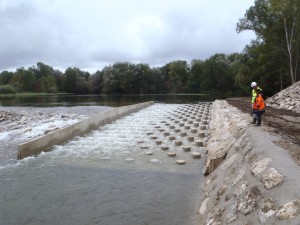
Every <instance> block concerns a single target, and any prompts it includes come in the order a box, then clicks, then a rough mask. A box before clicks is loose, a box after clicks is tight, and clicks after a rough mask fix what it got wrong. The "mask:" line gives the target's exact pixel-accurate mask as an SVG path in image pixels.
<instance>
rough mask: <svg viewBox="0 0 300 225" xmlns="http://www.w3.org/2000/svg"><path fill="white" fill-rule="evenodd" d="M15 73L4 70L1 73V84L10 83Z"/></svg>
mask: <svg viewBox="0 0 300 225" xmlns="http://www.w3.org/2000/svg"><path fill="white" fill-rule="evenodd" d="M13 75H14V73H13V72H8V71H6V70H5V71H2V72H1V73H0V84H2V85H5V84H9V83H10V80H11V79H12V77H13Z"/></svg>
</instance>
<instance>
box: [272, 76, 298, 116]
mask: <svg viewBox="0 0 300 225" xmlns="http://www.w3.org/2000/svg"><path fill="white" fill-rule="evenodd" d="M266 103H267V106H271V107H274V108H280V109H287V110H291V111H294V112H297V113H300V81H298V82H297V83H295V84H293V85H291V86H289V87H288V88H286V89H284V90H282V91H280V92H278V93H277V94H275V95H273V96H272V97H270V98H268V99H267V100H266Z"/></svg>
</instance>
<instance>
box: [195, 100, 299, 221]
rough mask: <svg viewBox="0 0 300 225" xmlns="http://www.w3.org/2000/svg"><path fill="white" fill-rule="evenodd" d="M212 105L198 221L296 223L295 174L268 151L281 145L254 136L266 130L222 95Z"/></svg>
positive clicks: (273, 151)
mask: <svg viewBox="0 0 300 225" xmlns="http://www.w3.org/2000/svg"><path fill="white" fill-rule="evenodd" d="M211 110H212V114H211V121H210V126H209V130H208V139H207V145H206V149H207V154H206V157H207V159H206V165H205V166H206V167H205V169H204V171H203V172H204V174H205V175H207V180H206V181H204V182H203V187H202V188H203V191H202V194H201V198H202V203H200V205H199V222H200V224H202V225H209V224H222V225H223V224H230V225H231V224H232V225H245V224H247V225H254V224H255V225H256V224H272V225H285V224H290V225H299V224H300V193H299V192H298V188H297V187H299V185H300V181H299V180H297V179H299V177H296V178H295V179H296V180H294V177H287V173H286V171H285V173H283V172H284V171H283V169H282V167H281V166H285V165H281V162H278V159H277V158H276V160H275V158H274V155H273V154H275V153H276V151H280V150H282V151H284V150H283V149H280V150H278V149H274V148H275V147H273V146H275V144H274V143H273V142H271V141H270V142H268V143H266V141H265V140H264V138H263V137H261V139H260V140H258V141H256V139H255V138H256V135H254V134H256V133H257V132H261V133H260V134H259V135H260V136H261V135H263V134H264V132H266V131H264V130H262V129H261V128H255V127H253V126H252V125H251V124H250V122H251V116H250V115H248V114H244V113H242V112H241V111H239V110H238V109H236V108H235V107H232V106H231V105H229V104H228V103H227V102H226V101H224V100H216V101H215V102H214V103H213V104H212V109H211ZM258 129H259V130H258ZM254 136H255V137H254ZM261 143H263V145H262V144H261ZM270 145H271V146H272V147H270ZM265 148H268V150H269V149H270V152H268V151H266V150H267V149H265ZM278 148H279V147H278ZM287 154H288V153H287ZM279 160H280V159H279ZM290 160H291V159H290ZM291 164H292V161H291ZM291 166H292V165H289V168H290V167H291ZM293 166H295V167H296V168H294V167H293V171H294V170H297V171H298V170H299V174H300V168H299V167H298V166H297V165H296V164H295V165H293ZM296 173H297V172H296ZM291 180H293V182H296V183H295V184H293V185H291V183H290V182H291Z"/></svg>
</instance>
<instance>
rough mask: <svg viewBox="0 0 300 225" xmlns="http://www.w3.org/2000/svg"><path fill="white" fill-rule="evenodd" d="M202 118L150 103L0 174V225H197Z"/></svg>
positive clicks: (206, 109) (199, 111)
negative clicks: (182, 163)
mask: <svg viewBox="0 0 300 225" xmlns="http://www.w3.org/2000/svg"><path fill="white" fill-rule="evenodd" d="M209 113H210V104H209V103H201V102H200V103H197V104H161V103H157V104H154V105H152V106H150V107H147V108H145V109H143V110H140V111H139V112H137V113H134V114H131V115H129V116H126V117H124V118H122V119H119V120H117V121H115V122H114V123H111V124H108V125H106V126H103V127H100V128H99V129H98V130H96V131H93V132H91V133H89V134H88V135H86V136H85V137H77V138H75V139H73V140H72V141H70V142H68V143H67V144H65V145H63V146H55V147H54V148H53V149H52V151H51V152H47V153H42V154H40V155H39V156H38V157H31V158H27V159H24V160H21V161H19V162H18V163H17V164H15V165H10V166H5V167H2V168H1V169H0V224H14V225H17V224H43V225H47V224H72V225H74V224H87V225H89V224H103V225H119V224H120V225H121V224H122V225H127V224H128V225H129V224H130V225H132V224H148V225H156V224H159V225H162V224H166V225H174V224H197V209H199V204H200V199H198V198H197V195H198V193H199V191H200V184H201V179H202V176H203V175H202V167H203V163H204V159H203V158H200V159H199V158H193V155H192V152H198V153H201V155H204V153H205V148H204V147H202V144H203V143H205V135H206V129H207V126H208V125H207V124H208V122H209ZM167 148H168V149H167ZM170 152H173V153H176V156H175V157H170V156H169V155H168V153H170ZM178 159H183V160H185V162H186V163H185V164H184V165H179V164H177V163H176V160H178Z"/></svg>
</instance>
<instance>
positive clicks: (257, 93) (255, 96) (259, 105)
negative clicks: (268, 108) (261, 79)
mask: <svg viewBox="0 0 300 225" xmlns="http://www.w3.org/2000/svg"><path fill="white" fill-rule="evenodd" d="M251 87H252V113H253V121H252V123H253V124H256V126H260V125H261V118H262V115H263V114H264V112H265V102H264V98H263V95H262V89H261V88H260V87H258V85H257V83H256V82H252V83H251Z"/></svg>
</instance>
